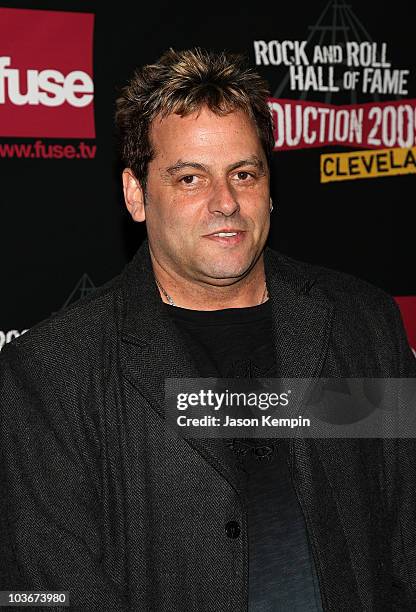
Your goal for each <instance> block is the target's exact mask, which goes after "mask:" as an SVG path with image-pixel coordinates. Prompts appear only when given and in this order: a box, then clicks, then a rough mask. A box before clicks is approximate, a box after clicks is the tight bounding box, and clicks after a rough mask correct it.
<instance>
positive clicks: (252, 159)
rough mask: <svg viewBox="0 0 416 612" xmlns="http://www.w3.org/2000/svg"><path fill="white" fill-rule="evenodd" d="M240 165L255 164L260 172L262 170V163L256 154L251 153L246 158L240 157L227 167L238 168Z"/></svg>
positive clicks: (230, 168)
mask: <svg viewBox="0 0 416 612" xmlns="http://www.w3.org/2000/svg"><path fill="white" fill-rule="evenodd" d="M241 166H255V167H256V168H258V170H260V172H264V163H263V161H262V160H261V159H260V158H259V157H257V155H252V156H251V157H248V158H247V159H241V160H240V161H238V162H235V163H234V164H231V166H229V168H228V169H229V170H236V168H240V167H241Z"/></svg>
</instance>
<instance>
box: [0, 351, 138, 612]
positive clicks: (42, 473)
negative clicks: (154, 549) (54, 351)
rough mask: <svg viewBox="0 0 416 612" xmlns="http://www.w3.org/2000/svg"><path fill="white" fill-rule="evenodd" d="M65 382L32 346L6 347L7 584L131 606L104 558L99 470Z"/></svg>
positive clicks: (3, 517)
mask: <svg viewBox="0 0 416 612" xmlns="http://www.w3.org/2000/svg"><path fill="white" fill-rule="evenodd" d="M33 352H34V351H33V349H32V350H31V353H33ZM64 389H65V380H62V381H57V380H51V376H48V374H47V372H46V369H45V367H43V366H42V365H41V363H40V362H38V360H37V359H36V358H35V357H34V356H33V355H32V354H30V356H29V355H27V354H26V351H25V349H24V347H23V349H22V348H21V347H20V346H19V347H14V346H13V343H11V344H10V345H8V346H7V347H6V348H5V349H4V350H3V352H2V355H1V358H0V406H1V409H0V487H1V491H0V558H1V560H2V562H1V563H0V590H18V589H19V590H35V591H38V590H55V591H56V590H58V591H69V602H70V609H74V610H75V609H76V610H81V609H82V610H97V611H98V610H100V611H102V610H108V611H114V612H117V611H123V610H127V609H128V607H127V604H126V601H125V599H124V596H123V593H122V590H121V589H120V588H119V586H118V585H117V584H115V583H114V581H112V580H111V579H110V577H108V576H107V575H106V574H105V573H104V571H103V568H102V565H101V563H100V558H101V552H100V550H101V547H100V509H99V494H98V492H97V490H98V489H99V484H98V483H99V475H98V474H96V475H94V474H91V469H88V467H87V466H88V465H89V466H90V464H89V463H88V461H87V459H86V455H87V452H86V449H85V448H83V446H82V435H81V434H80V433H79V431H75V427H74V423H75V421H72V420H71V418H70V415H68V406H65V402H64V400H63V397H64V393H63V392H62V391H63V390H64ZM61 392H62V395H61ZM65 410H66V412H65ZM10 609H12V608H10ZM13 609H15V608H13ZM48 609H50V608H48ZM52 609H55V608H52ZM59 609H62V608H59ZM64 609H68V608H64Z"/></svg>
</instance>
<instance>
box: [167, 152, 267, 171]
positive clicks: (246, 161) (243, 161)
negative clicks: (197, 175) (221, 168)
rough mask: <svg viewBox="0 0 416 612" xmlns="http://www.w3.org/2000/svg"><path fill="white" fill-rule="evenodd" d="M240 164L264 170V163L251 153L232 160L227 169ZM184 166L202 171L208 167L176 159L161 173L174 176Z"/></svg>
mask: <svg viewBox="0 0 416 612" xmlns="http://www.w3.org/2000/svg"><path fill="white" fill-rule="evenodd" d="M241 166H255V167H256V168H258V169H259V170H260V172H264V163H263V161H262V160H261V159H260V158H258V157H257V155H252V156H251V157H248V158H247V159H240V160H239V161H237V162H234V163H233V164H231V165H230V166H228V168H227V170H236V168H240V167H241ZM184 168H193V169H194V170H202V171H203V172H207V171H208V168H207V167H206V166H204V164H200V163H198V162H192V161H182V160H178V161H177V162H176V164H173V165H172V166H169V167H168V168H166V169H165V170H164V172H163V174H169V175H170V176H174V175H175V174H177V173H178V172H180V171H181V170H183V169H184Z"/></svg>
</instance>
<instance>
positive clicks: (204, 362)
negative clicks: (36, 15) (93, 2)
mask: <svg viewBox="0 0 416 612" xmlns="http://www.w3.org/2000/svg"><path fill="white" fill-rule="evenodd" d="M267 94H268V92H267V88H266V86H265V84H264V82H263V81H262V80H261V79H260V77H259V76H258V75H257V74H256V73H255V72H254V71H252V70H251V69H250V68H247V67H246V66H245V65H244V64H243V63H242V60H241V58H239V57H235V56H231V55H226V54H214V53H209V52H204V51H201V50H199V49H194V50H192V51H183V52H175V51H173V50H171V51H169V52H167V53H166V54H165V55H164V56H162V58H160V59H159V61H158V62H156V63H155V64H153V65H149V66H145V67H144V68H142V69H141V70H139V71H137V72H136V74H135V75H134V76H133V78H132V80H131V82H130V83H129V84H128V85H127V86H126V87H125V88H124V90H123V91H122V94H121V97H120V98H119V100H118V102H117V115H116V118H117V124H118V126H119V128H120V131H121V138H122V153H123V158H124V161H125V164H126V169H125V170H124V172H123V177H122V178H123V188H124V196H125V201H126V205H127V208H128V210H129V212H130V214H131V216H132V218H133V220H134V221H137V222H145V223H146V228H147V234H148V238H147V240H146V241H145V242H144V243H143V245H142V246H141V247H140V248H139V250H138V252H137V254H136V256H135V258H134V259H133V260H132V262H131V263H130V264H129V265H128V266H127V267H126V269H125V270H124V271H123V273H122V274H121V275H120V276H118V277H117V278H116V279H114V280H112V281H110V282H109V283H107V285H105V286H104V287H102V288H101V289H99V290H97V292H96V293H95V294H94V295H93V296H92V297H89V298H87V299H85V300H83V301H81V302H79V303H78V304H76V305H74V306H72V307H70V308H69V309H67V310H66V311H64V312H62V313H58V314H56V315H55V316H54V317H52V318H51V319H49V320H47V321H45V322H43V323H41V324H40V325H38V326H36V327H35V328H33V329H32V330H30V331H29V332H28V333H27V334H25V335H24V336H22V337H20V338H18V339H17V340H16V341H14V342H13V343H11V344H9V345H8V346H7V347H6V348H5V349H4V351H3V354H2V360H1V372H2V391H1V393H2V410H1V449H2V455H1V474H2V487H3V494H2V502H3V505H2V509H1V510H2V521H3V522H2V541H3V559H5V563H4V564H3V574H2V576H3V577H2V580H1V585H0V586H1V588H2V589H4V590H6V589H7V590H18V589H26V590H40V589H43V590H62V591H69V592H70V602H71V606H72V608H73V609H74V610H108V611H112V610H114V611H117V610H138V611H145V610H146V611H155V612H156V611H157V612H172V611H180V612H185V611H192V612H194V611H201V612H203V611H204V612H205V611H212V610H215V611H216V612H225V611H230V612H231V611H232V612H235V611H240V610H241V611H242V612H243V611H246V610H250V612H254V611H266V610H267V611H269V610H273V611H274V610H285V611H286V610H287V611H289V610H302V611H306V610H325V611H331V612H341V611H347V610H348V611H351V610H354V611H359V610H363V611H364V610H365V611H366V612H367V611H374V612H375V611H377V612H379V611H381V610H386V611H387V610H413V609H415V605H416V600H415V598H414V589H415V588H416V540H415V529H414V520H415V507H416V506H415V499H414V495H415V493H414V481H412V480H413V478H414V476H415V453H414V444H413V441H412V440H410V441H407V442H405V441H397V440H384V441H381V440H377V439H375V440H359V439H353V440H351V439H350V440H336V439H334V440H330V439H327V440H311V439H304V440H300V439H296V440H291V441H290V442H289V443H285V442H284V441H283V440H281V441H280V442H279V441H277V444H275V445H273V444H268V443H267V444H266V443H265V441H264V440H263V441H262V440H257V441H254V440H251V441H250V440H246V441H244V440H231V441H230V440H227V441H224V440H222V439H217V438H214V437H212V438H206V439H187V438H185V437H181V436H172V435H169V426H168V425H167V424H166V421H165V406H164V383H165V379H166V378H198V377H206V376H207V377H208V376H220V377H243V378H251V377H256V376H271V377H295V378H297V377H303V378H307V377H319V376H322V377H341V376H342V377H365V376H371V377H412V376H415V370H416V369H415V360H414V359H413V356H412V353H411V351H410V349H409V346H408V344H407V341H406V338H405V334H404V331H403V327H402V324H401V320H400V315H399V313H398V310H397V308H396V307H395V305H394V303H393V301H392V299H391V298H389V297H388V296H387V295H386V294H384V293H383V292H382V291H380V290H378V289H376V288H374V287H371V286H370V285H368V284H366V283H364V282H362V281H359V280H357V279H354V278H352V277H350V276H347V275H342V274H338V273H335V272H332V271H329V270H325V269H322V268H317V267H314V266H310V265H306V264H302V263H299V262H296V261H294V260H292V259H290V258H288V257H284V256H282V255H280V254H278V253H276V252H274V251H272V250H271V249H269V248H267V247H266V248H265V242H266V239H267V235H268V231H269V224H270V212H271V210H272V206H273V205H272V201H271V199H270V193H269V160H270V155H271V151H272V148H273V142H274V141H273V134H272V126H271V119H270V113H269V110H268V107H267V103H266V98H267ZM262 457H263V458H264V457H267V461H266V462H264V461H262V460H259V458H260V459H261V458H262Z"/></svg>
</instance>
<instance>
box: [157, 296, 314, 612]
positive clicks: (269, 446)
mask: <svg viewBox="0 0 416 612" xmlns="http://www.w3.org/2000/svg"><path fill="white" fill-rule="evenodd" d="M164 306H165V308H166V310H167V312H168V314H169V316H170V317H171V318H172V320H173V321H174V322H175V324H176V325H177V327H178V328H179V330H180V332H181V333H182V334H183V336H184V338H185V341H186V342H187V344H188V346H189V349H190V352H191V355H192V357H193V359H194V360H195V363H196V365H197V368H198V370H199V373H200V375H201V377H221V378H241V377H246V378H255V377H259V378H261V377H269V376H270V377H273V376H277V371H276V357H275V353H274V348H273V342H272V337H273V336H272V316H271V303H270V301H267V302H265V303H264V304H260V305H258V306H251V307H248V308H228V309H225V310H214V311H200V310H189V309H186V308H179V307H175V306H170V305H169V304H165V305H164ZM224 443H227V444H228V446H229V448H230V449H231V450H232V451H233V452H234V453H235V456H236V460H237V461H238V462H239V464H240V467H241V469H242V470H243V472H244V475H245V479H244V480H245V486H246V499H247V504H248V506H247V517H248V536H249V612H280V611H281V612H292V611H299V612H321V611H322V605H321V598H320V593H319V586H318V580H317V576H316V570H315V565H314V562H313V559H312V554H311V550H310V546H309V541H308V534H307V530H306V526H305V520H304V516H303V513H302V509H301V507H300V505H299V502H298V499H297V496H296V492H295V490H294V488H293V484H292V481H291V477H290V473H289V468H288V465H287V462H286V450H285V448H286V447H285V445H283V444H279V441H276V440H263V439H233V440H231V441H230V440H229V441H224Z"/></svg>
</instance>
